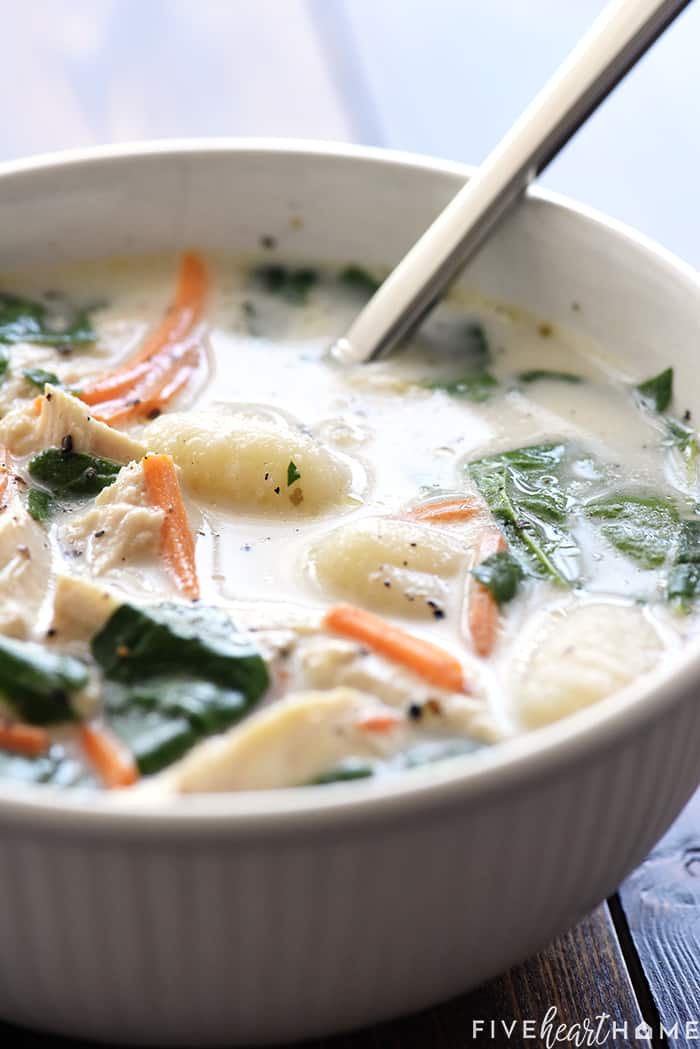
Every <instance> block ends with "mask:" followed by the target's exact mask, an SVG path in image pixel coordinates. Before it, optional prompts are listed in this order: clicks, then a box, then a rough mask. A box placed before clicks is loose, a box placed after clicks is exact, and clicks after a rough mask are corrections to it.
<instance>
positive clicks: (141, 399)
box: [93, 355, 199, 426]
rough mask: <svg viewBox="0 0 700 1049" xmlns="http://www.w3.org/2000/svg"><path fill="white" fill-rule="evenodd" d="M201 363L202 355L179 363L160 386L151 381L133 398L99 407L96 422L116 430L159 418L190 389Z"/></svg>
mask: <svg viewBox="0 0 700 1049" xmlns="http://www.w3.org/2000/svg"><path fill="white" fill-rule="evenodd" d="M198 363H199V362H198V355H195V356H190V357H189V358H183V359H182V363H180V362H176V363H175V364H174V365H173V367H172V368H170V369H168V371H167V372H165V375H164V376H159V377H158V382H156V383H154V382H150V381H149V382H148V383H146V384H144V385H143V386H141V387H139V388H138V389H137V390H136V391H134V393H133V394H132V395H131V396H128V397H122V398H117V399H115V400H113V401H106V402H105V403H103V404H96V405H95V406H94V411H93V415H94V417H95V419H98V420H99V421H100V422H106V423H109V424H110V426H113V425H115V424H117V423H123V422H126V421H127V420H129V419H132V418H135V417H136V416H139V417H141V418H149V417H150V418H155V417H156V416H157V415H159V414H160V413H161V412H162V411H163V409H164V408H166V407H167V406H168V404H169V403H170V401H172V400H173V398H174V397H176V396H177V394H178V393H179V392H180V390H181V389H182V388H183V387H184V386H186V385H187V383H188V382H189V380H190V378H191V377H192V376H193V375H194V373H195V372H196V370H197V367H198ZM153 391H155V392H153Z"/></svg>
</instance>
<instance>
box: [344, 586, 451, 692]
mask: <svg viewBox="0 0 700 1049" xmlns="http://www.w3.org/2000/svg"><path fill="white" fill-rule="evenodd" d="M323 625H324V626H325V627H326V629H327V630H332V631H333V632H334V633H337V634H343V635H345V637H351V638H353V639H354V640H355V641H362V642H363V644H365V645H368V646H369V648H371V649H374V651H375V652H380V653H381V654H382V655H383V656H386V657H387V659H391V660H393V661H394V662H395V663H402V664H403V665H404V666H405V667H408V668H409V670H412V671H413V672H414V673H415V674H418V676H419V677H422V678H424V679H425V680H426V681H429V682H430V683H431V684H432V685H437V686H438V687H439V688H444V689H448V690H449V691H450V692H463V691H466V688H465V682H464V675H463V670H462V664H461V663H460V662H459V660H458V659H455V657H454V656H453V655H450V653H449V652H445V650H444V649H442V648H439V647H438V646H437V645H433V644H432V643H431V642H430V641H424V640H423V639H422V638H419V637H414V636H413V635H412V634H409V633H407V632H406V631H405V630H401V628H400V627H397V626H393V624H391V623H387V622H386V620H385V619H381V618H380V617H379V616H375V615H374V614H373V613H372V612H366V611H365V610H364V609H363V608H357V607H356V606H355V605H334V606H333V607H332V608H329V610H328V611H327V612H326V614H325V616H324V617H323Z"/></svg>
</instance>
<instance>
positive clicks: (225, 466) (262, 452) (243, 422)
mask: <svg viewBox="0 0 700 1049" xmlns="http://www.w3.org/2000/svg"><path fill="white" fill-rule="evenodd" d="M143 436H144V440H145V441H146V442H147V443H148V445H149V447H151V448H153V449H154V450H156V451H163V452H167V453H168V454H170V455H172V457H173V459H174V460H175V462H176V463H177V465H178V466H179V467H180V469H181V470H182V474H183V477H184V480H185V483H186V484H187V486H188V489H189V490H190V491H191V492H192V493H193V494H195V495H198V496H200V497H201V498H204V499H208V500H211V501H213V502H219V503H222V504H225V505H227V506H230V507H237V508H240V509H245V510H253V511H260V512H263V513H275V514H287V515H295V516H298V515H304V514H317V513H323V512H327V511H329V510H331V509H333V508H335V509H345V508H347V507H348V506H350V505H352V504H353V501H354V502H355V503H356V502H357V497H358V495H359V493H357V492H354V491H353V482H354V478H353V471H352V470H351V468H350V466H349V465H348V462H347V461H346V460H345V459H344V458H341V457H339V456H338V455H337V454H335V453H334V452H333V451H332V450H331V449H330V448H327V447H325V446H324V445H322V444H320V443H319V442H318V441H316V440H315V439H314V438H313V437H312V436H310V435H309V434H308V433H305V432H304V431H303V430H302V429H301V428H300V427H298V426H294V425H291V424H290V423H287V422H286V421H284V420H281V419H278V420H275V421H271V420H270V419H260V418H258V417H256V416H252V417H251V416H250V415H247V414H246V413H243V412H241V413H233V414H216V415H215V414H213V413H204V412H188V413H187V414H181V413H179V412H173V413H172V414H170V415H163V416H161V417H160V418H159V419H157V420H156V421H155V422H153V423H151V424H150V425H149V426H148V427H147V428H146V430H145V432H144V435H143Z"/></svg>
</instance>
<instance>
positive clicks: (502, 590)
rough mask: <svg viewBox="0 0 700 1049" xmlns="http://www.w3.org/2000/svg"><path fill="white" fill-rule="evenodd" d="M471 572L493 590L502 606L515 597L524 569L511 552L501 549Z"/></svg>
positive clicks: (482, 583)
mask: <svg viewBox="0 0 700 1049" xmlns="http://www.w3.org/2000/svg"><path fill="white" fill-rule="evenodd" d="M471 574H472V575H473V576H474V578H475V579H478V581H479V582H480V583H481V585H482V586H485V587H486V589H487V590H490V591H491V593H492V594H493V597H494V598H495V600H496V603H497V604H498V605H499V606H500V605H504V604H505V603H506V602H507V601H512V599H513V598H514V597H515V595H516V593H517V592H518V587H519V586H520V582H521V580H522V578H523V569H522V565H521V564H520V562H519V561H518V560H516V558H515V557H513V555H512V554H511V553H509V552H508V551H507V550H499V551H498V553H495V554H491V556H490V557H487V558H486V559H485V560H483V561H482V562H481V564H478V565H477V566H476V568H473V569H472V573H471Z"/></svg>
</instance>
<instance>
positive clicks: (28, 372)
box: [22, 368, 60, 390]
mask: <svg viewBox="0 0 700 1049" xmlns="http://www.w3.org/2000/svg"><path fill="white" fill-rule="evenodd" d="M22 375H23V376H24V378H25V379H26V380H27V382H30V383H31V384H32V386H38V387H39V389H40V390H43V389H44V386H45V385H46V383H47V382H50V383H51V384H52V386H60V382H59V379H58V376H57V375H54V373H53V372H47V371H44V369H43V368H25V369H24V371H23V372H22Z"/></svg>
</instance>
